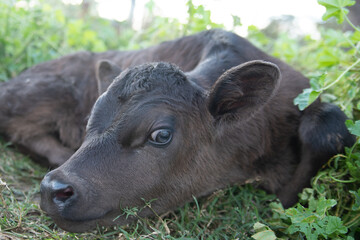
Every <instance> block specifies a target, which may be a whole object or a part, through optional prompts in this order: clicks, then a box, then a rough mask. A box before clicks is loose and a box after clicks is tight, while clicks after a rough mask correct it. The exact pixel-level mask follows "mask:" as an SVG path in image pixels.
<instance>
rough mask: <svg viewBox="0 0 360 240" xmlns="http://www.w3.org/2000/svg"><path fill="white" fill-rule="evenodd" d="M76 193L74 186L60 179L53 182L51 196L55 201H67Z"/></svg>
mask: <svg viewBox="0 0 360 240" xmlns="http://www.w3.org/2000/svg"><path fill="white" fill-rule="evenodd" d="M74 195H75V191H74V188H73V187H72V186H70V185H68V184H64V183H61V182H58V181H56V180H55V181H52V182H51V196H52V199H53V200H54V201H61V202H65V201H67V200H69V199H70V198H72V197H73V196H74Z"/></svg>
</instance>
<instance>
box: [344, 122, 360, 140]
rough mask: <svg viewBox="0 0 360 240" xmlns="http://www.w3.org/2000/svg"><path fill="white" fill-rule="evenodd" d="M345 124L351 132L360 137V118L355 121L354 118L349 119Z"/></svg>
mask: <svg viewBox="0 0 360 240" xmlns="http://www.w3.org/2000/svg"><path fill="white" fill-rule="evenodd" d="M345 124H346V127H347V128H348V129H349V131H350V133H351V134H354V135H356V136H358V137H360V120H357V121H355V123H354V122H353V121H352V120H350V119H348V120H346V122H345Z"/></svg>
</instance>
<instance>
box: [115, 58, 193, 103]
mask: <svg viewBox="0 0 360 240" xmlns="http://www.w3.org/2000/svg"><path fill="white" fill-rule="evenodd" d="M186 81H187V80H186V76H185V74H184V73H183V72H182V71H181V70H180V69H179V68H178V67H177V66H175V65H173V64H170V63H165V62H155V63H147V64H142V65H139V66H136V67H133V68H129V69H128V70H126V71H124V72H123V73H121V74H120V76H118V77H117V78H116V81H115V82H116V83H114V85H117V86H116V87H115V86H113V87H112V89H116V92H117V96H118V97H120V98H124V99H127V98H129V97H130V96H132V95H135V94H138V93H143V92H150V91H152V90H154V89H158V90H161V91H166V90H171V89H172V88H174V87H176V86H179V85H183V84H184V83H185V82H186ZM166 92H167V91H166Z"/></svg>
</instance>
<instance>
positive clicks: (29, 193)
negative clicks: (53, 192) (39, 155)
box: [0, 141, 276, 239]
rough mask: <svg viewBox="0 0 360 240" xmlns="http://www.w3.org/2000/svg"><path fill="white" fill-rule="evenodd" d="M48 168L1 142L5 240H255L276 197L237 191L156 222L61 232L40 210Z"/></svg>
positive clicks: (0, 224) (0, 219) (0, 214)
mask: <svg viewBox="0 0 360 240" xmlns="http://www.w3.org/2000/svg"><path fill="white" fill-rule="evenodd" d="M46 172H47V169H46V168H44V167H41V166H39V165H38V164H36V163H34V162H33V161H31V159H29V158H28V157H26V156H24V155H22V154H20V153H17V152H16V151H15V150H14V149H13V148H11V147H9V146H8V144H6V143H5V142H4V141H0V178H1V179H2V180H3V181H4V182H6V187H5V188H4V189H3V191H2V192H1V193H0V239H34V238H36V239H251V235H252V234H253V233H254V232H253V230H252V228H253V225H254V223H255V222H258V221H264V219H266V218H269V217H270V216H271V210H270V208H269V207H268V206H269V203H270V202H272V201H276V199H275V197H274V196H272V195H267V194H266V193H265V192H264V191H262V190H259V189H256V188H255V187H254V186H252V185H245V186H233V187H229V188H227V189H225V190H219V191H217V192H215V193H213V194H212V195H211V196H209V197H206V198H202V199H196V198H194V201H193V202H191V203H187V204H185V206H183V207H181V208H179V209H177V210H176V211H172V212H168V213H166V214H164V215H162V216H158V217H155V218H151V219H139V220H138V221H137V222H135V223H133V224H131V225H128V226H122V227H111V228H105V227H99V228H98V229H96V230H94V231H92V232H90V233H83V234H74V233H68V232H65V231H63V230H61V229H60V228H58V227H57V226H56V225H55V224H54V223H53V222H52V220H51V219H50V218H49V217H47V216H46V215H45V214H44V213H43V212H42V211H41V209H40V207H39V199H40V198H39V197H40V193H39V191H40V190H39V185H40V181H41V179H42V177H43V176H44V175H45V174H46Z"/></svg>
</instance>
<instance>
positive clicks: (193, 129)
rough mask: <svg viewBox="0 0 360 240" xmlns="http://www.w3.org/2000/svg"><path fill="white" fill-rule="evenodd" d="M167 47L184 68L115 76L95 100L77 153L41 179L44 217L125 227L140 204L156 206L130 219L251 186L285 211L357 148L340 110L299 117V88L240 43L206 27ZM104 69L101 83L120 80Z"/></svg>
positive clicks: (302, 83) (81, 227)
mask: <svg viewBox="0 0 360 240" xmlns="http://www.w3.org/2000/svg"><path fill="white" fill-rule="evenodd" d="M179 43H182V44H179ZM201 43H204V44H205V45H202V44H201ZM167 44H168V45H170V46H173V47H174V48H176V49H181V50H179V53H181V56H182V57H184V59H186V60H185V62H184V63H191V64H189V65H186V67H184V66H185V64H184V63H183V65H182V64H181V63H180V62H179V61H170V62H175V63H176V62H177V64H178V65H180V66H182V69H183V71H181V70H180V69H179V68H178V67H176V66H175V65H173V64H169V63H163V62H158V63H147V64H143V65H140V66H136V67H131V68H129V69H126V70H124V71H123V72H122V73H121V74H120V75H119V76H118V77H117V78H116V79H115V80H114V82H113V83H112V84H111V85H110V87H109V88H108V90H107V91H106V92H105V93H104V94H102V95H101V96H100V98H99V99H98V100H97V101H96V103H95V105H94V107H93V109H92V112H91V115H90V118H89V121H88V124H87V130H86V132H87V133H86V137H85V140H84V142H83V143H82V145H81V147H80V148H79V149H78V150H77V151H76V153H75V154H74V155H73V156H72V157H71V158H70V159H69V160H68V161H66V162H65V163H64V164H63V165H62V166H60V167H59V168H57V169H55V170H53V171H51V172H50V173H48V174H47V175H46V176H45V178H44V179H43V181H42V184H41V208H42V209H43V210H45V211H46V212H47V213H48V214H49V215H50V216H51V217H52V218H53V219H54V221H55V222H56V223H57V224H58V225H59V226H60V227H61V228H63V229H65V230H68V231H72V232H82V231H87V230H89V229H91V228H94V227H95V226H96V225H97V224H98V225H114V224H120V225H121V224H125V223H128V222H130V221H132V220H134V218H132V217H129V218H126V217H125V215H124V214H123V212H122V210H121V207H122V208H124V207H134V206H143V205H144V202H143V199H145V200H146V201H148V200H152V199H156V200H155V201H153V202H152V204H151V206H152V210H150V209H148V208H145V209H143V210H142V211H140V212H139V213H138V215H139V216H141V217H148V216H151V215H153V211H155V212H157V213H159V214H161V213H164V212H166V211H168V210H171V209H174V208H175V207H177V206H180V205H182V204H184V203H185V202H187V201H190V200H191V199H192V196H196V197H200V196H204V195H207V194H209V193H211V192H213V191H215V190H217V189H219V188H223V187H225V186H228V185H229V184H234V183H244V182H246V181H247V180H249V179H254V178H256V179H260V181H261V186H262V187H263V188H264V189H266V190H267V191H269V192H272V193H275V194H277V196H278V197H279V198H280V200H281V202H282V203H283V204H284V205H285V206H290V205H291V204H293V203H295V201H296V200H297V193H298V192H300V191H301V189H302V188H303V187H305V186H307V185H308V184H309V180H310V178H311V177H312V176H313V175H314V174H315V173H316V171H317V170H318V169H319V167H320V166H321V165H322V164H324V163H325V162H326V161H327V160H328V159H329V158H330V157H331V156H333V155H334V154H336V153H338V152H341V151H343V149H344V146H350V145H352V144H353V143H354V137H353V136H352V135H351V134H349V132H348V131H347V129H346V127H345V125H344V121H345V119H346V116H345V115H344V114H343V113H342V112H341V111H340V110H339V108H337V107H336V106H334V105H331V104H326V103H320V102H319V101H316V102H314V103H313V104H312V105H311V106H310V107H309V108H307V109H306V110H305V111H303V112H301V111H299V110H298V108H297V107H296V106H294V104H293V99H294V98H295V97H296V96H297V95H298V94H299V93H300V92H301V91H302V89H304V88H306V87H308V79H306V78H305V77H304V76H303V75H301V74H300V73H299V72H297V71H295V70H294V69H292V68H291V67H290V66H288V65H286V64H285V63H283V62H281V61H280V60H278V59H275V58H273V57H270V56H268V55H266V54H265V53H263V52H262V51H260V50H259V49H257V48H256V47H254V46H253V45H252V44H250V43H249V42H248V41H246V40H245V39H243V38H241V37H239V36H237V35H235V34H233V33H230V32H225V31H221V30H210V31H207V32H202V33H199V34H196V35H194V36H189V37H184V38H180V39H178V40H175V41H172V42H168V43H167ZM159 46H160V47H161V46H162V45H159ZM195 46H202V47H200V48H199V50H198V51H197V50H196V49H197V47H195ZM191 47H193V48H191ZM188 48H191V49H193V51H195V52H196V54H193V51H190V52H191V53H192V54H190V55H189V56H190V57H188V56H187V54H188ZM170 50H171V49H166V51H164V54H165V55H166V54H169V55H173V51H170ZM147 51H148V50H144V52H145V53H146V52H147ZM139 53H141V51H140V52H134V54H139ZM129 54H131V53H129ZM139 56H141V55H139ZM173 57H174V56H173ZM165 58H166V57H164V58H162V59H165ZM151 59H154V58H151ZM259 59H260V60H259ZM270 62H272V63H270ZM275 64H276V65H275ZM107 66H108V67H103V68H100V71H99V76H115V75H117V74H118V73H119V69H117V70H116V67H114V68H112V67H110V66H111V64H110V63H109V62H108V63H107ZM190 66H191V67H190ZM121 68H122V67H121ZM111 69H113V70H114V71H113V73H111V72H112V71H111ZM122 69H124V68H122ZM281 75H282V77H281ZM105 78H106V77H105ZM114 219H116V220H114Z"/></svg>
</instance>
